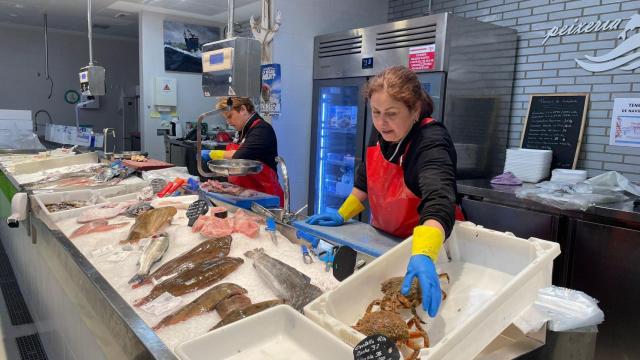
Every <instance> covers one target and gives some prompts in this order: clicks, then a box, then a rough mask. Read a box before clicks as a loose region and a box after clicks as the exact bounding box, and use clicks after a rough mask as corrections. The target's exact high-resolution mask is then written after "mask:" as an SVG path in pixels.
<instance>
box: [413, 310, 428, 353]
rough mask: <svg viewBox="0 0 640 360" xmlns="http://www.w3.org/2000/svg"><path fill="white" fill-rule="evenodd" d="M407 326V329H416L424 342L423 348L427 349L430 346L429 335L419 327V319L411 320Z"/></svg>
mask: <svg viewBox="0 0 640 360" xmlns="http://www.w3.org/2000/svg"><path fill="white" fill-rule="evenodd" d="M407 325H408V326H409V328H411V325H415V327H416V329H418V334H420V336H421V337H422V339H423V340H424V344H423V345H424V346H423V347H425V348H428V347H429V346H430V345H431V342H430V341H429V335H428V334H427V332H426V331H425V330H424V328H422V326H421V325H420V318H418V317H413V318H411V319H410V320H409V321H408V322H407ZM409 336H411V332H410V333H409Z"/></svg>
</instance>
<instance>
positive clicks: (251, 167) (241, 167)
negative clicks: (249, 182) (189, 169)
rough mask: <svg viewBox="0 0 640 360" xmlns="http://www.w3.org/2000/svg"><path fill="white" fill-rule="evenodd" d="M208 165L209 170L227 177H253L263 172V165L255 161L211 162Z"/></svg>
mask: <svg viewBox="0 0 640 360" xmlns="http://www.w3.org/2000/svg"><path fill="white" fill-rule="evenodd" d="M207 165H208V166H209V170H211V171H213V172H215V173H218V174H222V175H226V176H242V175H251V174H257V173H259V172H260V171H262V163H261V162H260V161H255V160H245V159H231V160H211V161H209V162H208V163H207Z"/></svg>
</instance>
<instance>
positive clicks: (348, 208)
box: [338, 195, 364, 221]
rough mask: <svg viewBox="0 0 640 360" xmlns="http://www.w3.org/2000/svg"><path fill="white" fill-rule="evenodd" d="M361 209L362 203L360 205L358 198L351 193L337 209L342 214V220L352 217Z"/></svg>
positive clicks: (362, 207)
mask: <svg viewBox="0 0 640 360" xmlns="http://www.w3.org/2000/svg"><path fill="white" fill-rule="evenodd" d="M363 210H364V205H362V203H361V202H360V200H358V198H357V197H355V196H353V195H349V197H348V198H347V200H345V201H344V203H343V204H342V206H340V209H338V214H340V216H342V218H343V219H344V221H348V220H349V219H351V218H352V217H354V216H356V215H358V214H360V213H361V212H362V211H363Z"/></svg>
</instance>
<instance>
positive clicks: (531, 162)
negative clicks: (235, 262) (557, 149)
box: [504, 149, 553, 183]
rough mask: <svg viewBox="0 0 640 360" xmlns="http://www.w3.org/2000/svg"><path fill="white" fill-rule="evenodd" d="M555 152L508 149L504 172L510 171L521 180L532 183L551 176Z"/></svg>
mask: <svg viewBox="0 0 640 360" xmlns="http://www.w3.org/2000/svg"><path fill="white" fill-rule="evenodd" d="M552 158H553V152H552V151H551V150H536V149H507V157H506V159H505V162H504V172H507V171H510V172H512V173H513V174H514V175H515V176H516V177H518V178H519V179H520V180H522V181H525V182H530V183H537V182H538V181H540V180H542V179H544V178H546V177H548V176H549V169H550V168H551V160H552Z"/></svg>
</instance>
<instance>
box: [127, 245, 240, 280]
mask: <svg viewBox="0 0 640 360" xmlns="http://www.w3.org/2000/svg"><path fill="white" fill-rule="evenodd" d="M230 250H231V236H224V237H220V238H215V239H208V240H205V241H203V242H201V243H200V244H198V245H196V246H195V247H194V248H193V249H191V250H189V251H187V252H185V253H182V254H181V255H179V256H178V257H176V258H174V259H171V260H169V261H168V262H166V263H164V264H162V266H160V267H159V268H158V269H157V270H155V271H154V272H152V273H151V275H149V276H148V277H145V278H144V279H143V280H142V282H140V283H139V284H134V285H133V288H137V287H139V286H142V285H144V284H149V283H151V282H152V281H161V279H164V278H169V277H173V276H175V275H177V274H180V273H182V272H184V271H187V270H190V269H193V268H194V267H195V266H196V265H198V264H200V263H201V262H203V261H205V260H212V259H219V258H223V257H225V256H227V255H229V251H230Z"/></svg>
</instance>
